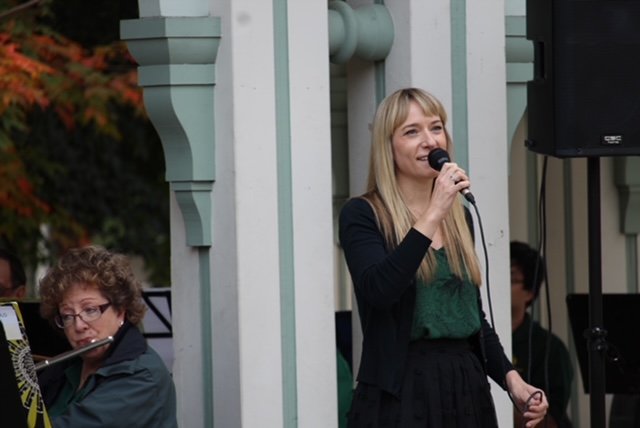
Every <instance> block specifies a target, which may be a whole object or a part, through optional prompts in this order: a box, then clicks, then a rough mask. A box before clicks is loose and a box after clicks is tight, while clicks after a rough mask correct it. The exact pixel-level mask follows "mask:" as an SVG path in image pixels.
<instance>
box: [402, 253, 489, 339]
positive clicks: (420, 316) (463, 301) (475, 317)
mask: <svg viewBox="0 0 640 428" xmlns="http://www.w3.org/2000/svg"><path fill="white" fill-rule="evenodd" d="M429 251H433V252H434V254H435V257H436V262H437V263H436V269H435V272H434V278H433V280H432V281H431V282H429V283H428V284H425V283H424V282H421V281H418V284H417V287H416V288H417V290H416V306H415V311H414V314H413V325H412V328H411V339H412V340H416V339H420V338H429V339H443V338H447V339H464V338H467V337H470V336H472V335H474V334H475V333H477V332H478V330H480V314H479V310H478V297H477V296H478V295H477V290H476V286H475V285H473V284H472V283H471V282H470V281H469V279H468V278H464V279H461V278H459V277H457V276H455V275H454V274H453V273H452V272H451V268H450V267H449V262H448V261H447V254H446V252H445V250H444V248H441V249H439V250H433V249H431V250H429Z"/></svg>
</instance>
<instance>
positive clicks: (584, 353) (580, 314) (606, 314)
mask: <svg viewBox="0 0 640 428" xmlns="http://www.w3.org/2000/svg"><path fill="white" fill-rule="evenodd" d="M566 303H567V310H568V312H569V320H570V323H571V332H572V335H573V339H574V343H575V346H576V353H577V355H578V363H579V365H580V373H581V375H582V381H583V388H584V392H585V393H587V394H589V393H590V392H591V389H590V387H591V386H590V385H589V349H588V343H587V337H586V336H585V334H588V331H589V295H588V294H581V293H572V294H569V295H567V299H566ZM602 307H603V326H604V328H605V329H606V331H607V334H606V342H605V346H606V349H605V350H604V360H605V392H606V393H609V394H638V393H640V341H638V340H637V338H636V337H637V329H638V325H640V294H615V293H614V294H603V295H602Z"/></svg>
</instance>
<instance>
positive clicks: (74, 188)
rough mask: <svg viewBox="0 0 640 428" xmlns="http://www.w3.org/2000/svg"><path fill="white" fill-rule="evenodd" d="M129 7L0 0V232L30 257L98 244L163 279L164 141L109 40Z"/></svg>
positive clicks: (46, 257) (104, 1)
mask: <svg viewBox="0 0 640 428" xmlns="http://www.w3.org/2000/svg"><path fill="white" fill-rule="evenodd" d="M21 5H23V6H24V5H26V6H28V7H25V8H23V9H16V8H19V7H20V6H21ZM136 15H137V4H136V2H135V0H91V1H86V0H41V1H39V2H38V1H31V2H28V3H24V2H20V1H17V0H0V123H1V126H0V237H1V238H2V239H3V240H4V241H5V245H9V246H11V247H13V248H14V249H15V250H16V252H17V253H18V254H19V255H20V256H21V257H22V258H23V259H24V260H25V261H26V262H27V264H29V265H31V266H33V265H35V264H36V263H38V262H42V261H45V262H46V261H50V260H51V259H52V258H55V257H57V256H58V255H59V253H60V252H61V251H64V250H65V249H67V248H69V247H72V246H77V245H81V244H85V243H88V242H95V243H99V244H102V245H105V246H107V247H109V248H112V249H115V250H117V251H122V252H126V253H130V254H136V255H140V256H142V257H143V259H144V261H145V264H146V266H147V267H148V268H150V272H149V273H150V275H151V280H152V281H153V282H155V283H165V284H166V283H168V281H169V273H168V265H169V263H168V258H169V221H168V196H169V190H168V185H167V183H166V182H165V180H164V171H165V168H164V158H163V153H162V146H161V144H160V141H159V139H158V136H157V134H156V133H155V131H154V129H153V127H152V125H151V124H150V122H149V120H148V118H147V117H146V114H145V111H144V105H143V102H142V92H141V89H140V88H139V87H138V85H137V75H136V65H135V62H134V60H133V58H132V57H131V56H130V54H129V52H128V51H127V49H126V45H125V44H124V43H123V42H121V41H120V40H119V39H118V25H119V21H120V19H124V18H132V17H135V16H136Z"/></svg>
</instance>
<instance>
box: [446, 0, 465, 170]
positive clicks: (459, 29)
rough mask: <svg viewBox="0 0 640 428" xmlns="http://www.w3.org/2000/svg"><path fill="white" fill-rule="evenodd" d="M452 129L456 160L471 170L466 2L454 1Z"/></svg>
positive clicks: (452, 5)
mask: <svg viewBox="0 0 640 428" xmlns="http://www.w3.org/2000/svg"><path fill="white" fill-rule="evenodd" d="M450 8H451V70H452V76H451V85H452V88H451V92H452V103H453V105H452V121H451V128H452V133H453V139H454V141H455V161H456V163H458V164H459V165H460V166H462V167H463V168H464V169H466V170H467V171H469V115H468V111H467V110H468V108H469V106H468V99H467V73H468V72H467V2H466V0H451V4H450Z"/></svg>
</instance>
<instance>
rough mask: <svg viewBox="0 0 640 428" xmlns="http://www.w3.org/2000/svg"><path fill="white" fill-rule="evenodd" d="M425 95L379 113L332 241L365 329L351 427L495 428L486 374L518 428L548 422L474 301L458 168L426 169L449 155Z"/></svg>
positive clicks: (402, 99)
mask: <svg viewBox="0 0 640 428" xmlns="http://www.w3.org/2000/svg"><path fill="white" fill-rule="evenodd" d="M446 122H447V114H446V112H445V110H444V107H443V106H442V104H441V103H440V101H438V100H437V99H436V98H435V97H434V96H433V95H431V94H429V93H427V92H425V91H423V90H421V89H416V88H406V89H401V90H398V91H396V92H394V93H393V94H391V95H389V96H388V97H387V98H385V99H384V100H383V101H382V103H381V104H380V105H379V106H378V109H377V111H376V114H375V117H374V121H373V135H372V140H373V141H372V147H371V157H370V164H369V165H370V167H369V179H368V185H367V190H366V192H365V193H364V194H363V195H361V196H359V197H355V198H352V199H350V200H349V201H347V202H346V204H345V205H344V206H343V208H342V210H341V213H340V220H339V238H340V244H341V245H342V248H343V250H344V255H345V259H346V261H347V265H348V268H349V272H350V274H351V278H352V282H353V286H354V291H355V296H356V300H357V307H358V311H359V314H360V322H361V327H362V333H363V343H362V355H361V360H360V367H359V370H358V375H357V380H358V384H357V386H356V390H355V392H354V396H353V401H352V406H351V410H350V412H349V426H350V427H352V428H355V427H402V428H412V427H416V428H417V427H420V428H426V427H431V428H442V427H465V428H474V427H483V428H484V427H491V428H495V427H497V426H498V425H497V415H496V411H495V408H494V405H493V399H492V396H491V392H490V385H489V381H488V379H487V375H489V376H490V377H491V378H492V379H493V380H494V381H496V382H497V383H498V385H500V386H501V387H502V388H504V389H506V390H508V391H509V394H510V396H511V397H512V398H513V401H514V403H515V405H516V406H517V407H518V408H519V409H521V411H522V412H523V416H524V418H525V420H526V426H527V427H533V426H535V425H536V424H537V423H539V422H540V421H542V419H543V418H544V416H545V413H546V410H547V407H548V403H547V401H546V397H545V394H544V392H543V391H541V390H540V389H539V388H535V387H533V386H531V385H529V384H527V383H526V382H525V381H524V380H523V379H522V377H521V376H520V375H519V374H518V372H517V371H516V370H514V369H513V367H512V365H511V362H510V361H509V359H508V358H507V357H506V356H505V354H504V350H503V348H502V345H501V344H500V341H499V339H498V336H497V335H496V333H495V331H494V330H493V328H492V327H491V326H490V325H489V323H488V322H487V321H486V319H485V317H484V314H483V312H482V307H481V302H480V292H479V286H480V284H481V282H482V281H481V273H480V264H479V261H478V260H477V257H476V254H475V249H474V243H473V237H472V231H471V229H470V228H471V226H470V224H469V221H468V218H467V216H466V214H467V212H466V211H465V209H464V206H463V204H462V202H461V201H460V197H459V193H460V191H461V190H463V189H466V188H468V187H469V186H470V182H469V178H468V176H467V174H466V173H465V171H464V170H463V169H462V168H460V166H458V165H457V164H456V163H454V162H445V163H444V164H443V166H442V169H441V171H440V172H438V171H437V170H435V169H433V168H432V167H431V166H430V165H429V161H428V157H429V154H430V153H431V152H432V151H433V150H434V149H437V148H439V149H444V150H447V151H449V152H451V149H452V144H453V143H452V141H451V138H450V136H449V133H448V131H447V129H446Z"/></svg>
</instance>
